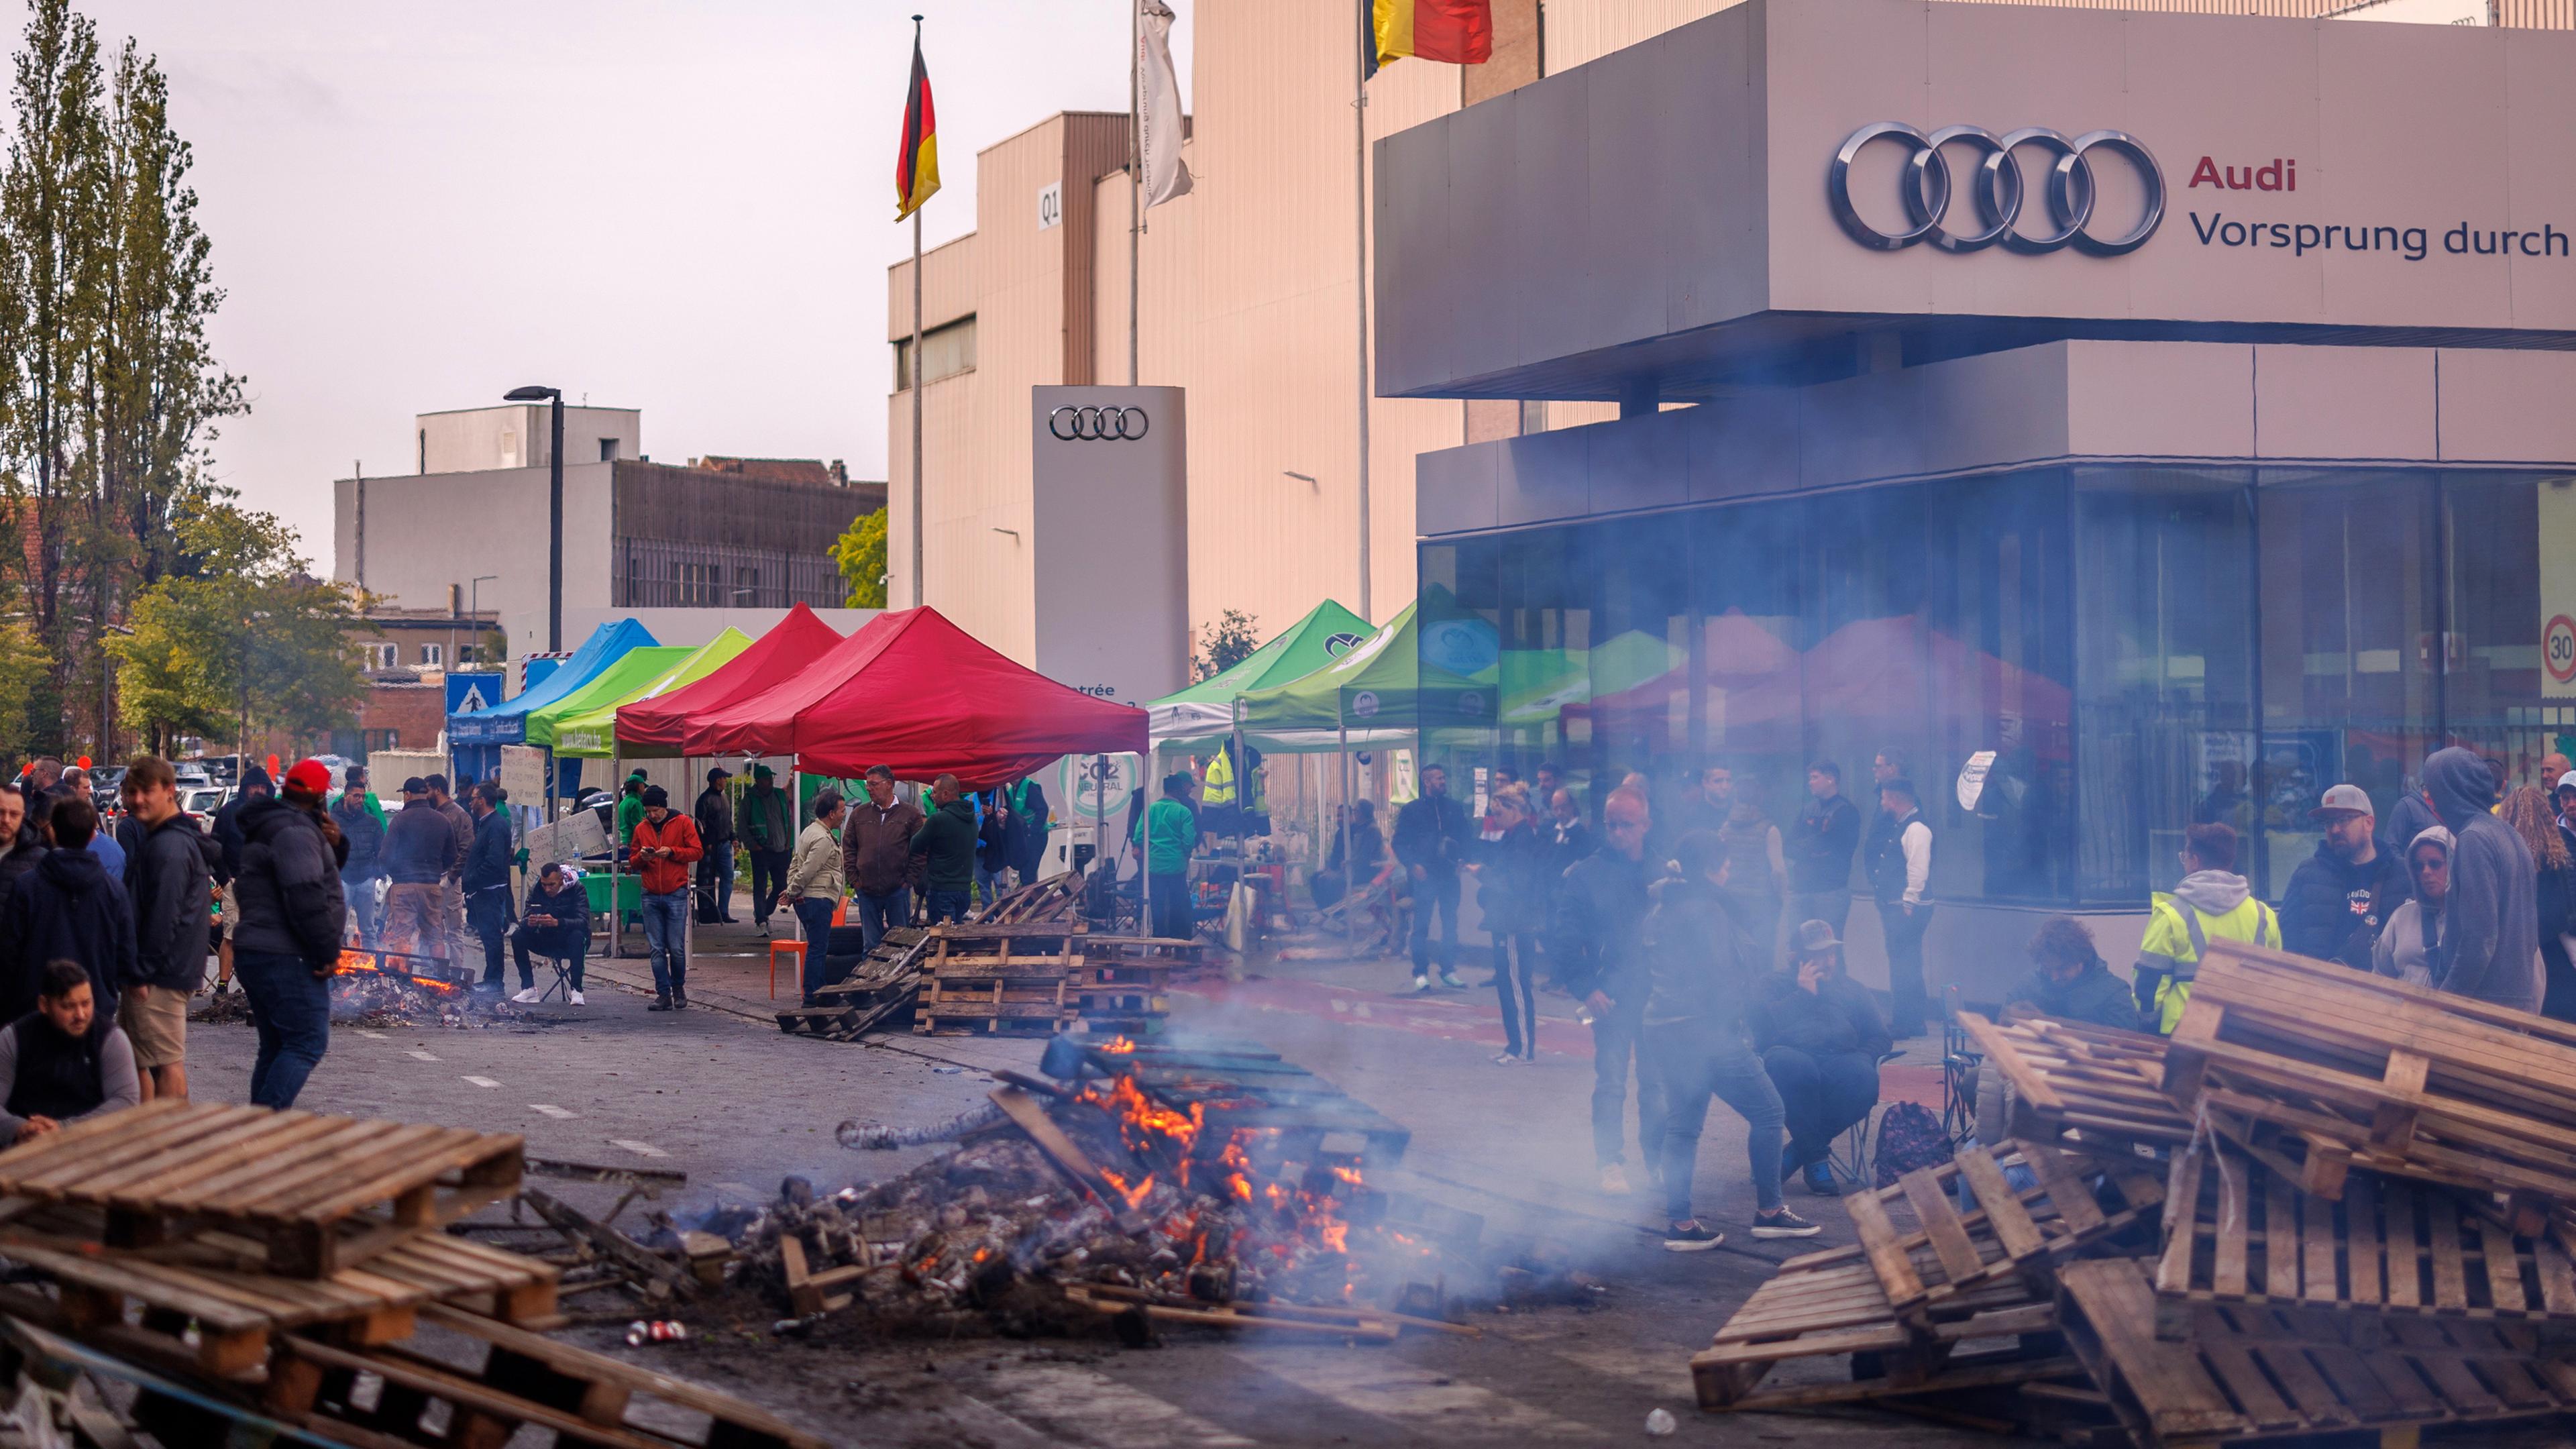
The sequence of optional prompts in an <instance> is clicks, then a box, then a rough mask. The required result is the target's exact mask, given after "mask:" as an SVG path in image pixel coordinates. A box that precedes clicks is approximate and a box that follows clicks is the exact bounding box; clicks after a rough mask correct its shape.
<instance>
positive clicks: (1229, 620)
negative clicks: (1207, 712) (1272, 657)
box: [1190, 609, 1261, 679]
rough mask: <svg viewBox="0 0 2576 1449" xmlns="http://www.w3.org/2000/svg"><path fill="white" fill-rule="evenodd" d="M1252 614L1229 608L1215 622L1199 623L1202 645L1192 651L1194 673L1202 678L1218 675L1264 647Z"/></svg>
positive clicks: (1200, 642)
mask: <svg viewBox="0 0 2576 1449" xmlns="http://www.w3.org/2000/svg"><path fill="white" fill-rule="evenodd" d="M1254 622H1255V621H1254V619H1253V617H1252V615H1250V614H1247V613H1245V612H1243V611H1242V610H1241V609H1228V610H1226V611H1225V613H1223V614H1222V615H1220V616H1218V618H1217V621H1216V622H1215V623H1213V624H1204V625H1201V626H1200V627H1199V647H1198V649H1197V650H1196V651H1195V652H1193V653H1192V654H1191V655H1190V673H1191V675H1192V676H1193V677H1195V678H1198V679H1214V678H1215V677H1216V676H1218V675H1220V674H1223V673H1225V672H1226V671H1227V670H1229V669H1232V668H1233V667H1234V666H1236V665H1238V664H1241V663H1242V662H1243V661H1244V660H1246V659H1249V658H1251V657H1252V651H1253V650H1255V649H1258V648H1260V647H1261V640H1260V638H1259V637H1258V636H1256V635H1255V634H1254V633H1253V632H1252V627H1253V624H1254Z"/></svg>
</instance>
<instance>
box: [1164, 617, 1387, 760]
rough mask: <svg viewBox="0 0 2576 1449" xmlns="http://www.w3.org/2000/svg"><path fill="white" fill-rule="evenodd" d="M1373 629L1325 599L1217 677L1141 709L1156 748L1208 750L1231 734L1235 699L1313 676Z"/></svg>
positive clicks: (1374, 629)
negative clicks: (1205, 747)
mask: <svg viewBox="0 0 2576 1449" xmlns="http://www.w3.org/2000/svg"><path fill="white" fill-rule="evenodd" d="M1376 632H1377V630H1376V628H1375V627H1374V626H1373V625H1371V624H1370V623H1369V622H1368V621H1367V620H1366V619H1363V618H1361V617H1360V616H1359V615H1357V614H1354V613H1352V612H1351V611H1350V610H1348V609H1345V608H1343V607H1342V606H1341V605H1340V604H1339V603H1336V602H1335V601H1333V600H1331V599H1326V600H1325V601H1324V602H1322V603H1320V604H1317V605H1316V606H1315V607H1314V610H1313V611H1312V612H1311V613H1309V614H1307V615H1306V617H1305V618H1303V619H1300V620H1298V621H1297V622H1296V623H1294V624H1291V625H1289V626H1288V629H1287V631H1286V632H1285V633H1282V634H1281V635H1280V636H1279V637H1278V638H1276V639H1273V640H1271V641H1270V642H1269V643H1267V644H1264V645H1262V646H1261V647H1260V648H1258V649H1255V650H1253V651H1252V652H1251V653H1250V654H1248V655H1246V656H1244V657H1243V658H1242V659H1239V660H1237V661H1236V662H1235V663H1234V664H1233V666H1232V667H1230V668H1228V669H1226V670H1224V671H1223V672H1221V673H1219V674H1216V675H1213V676H1211V677H1209V678H1207V679H1202V680H1200V681H1199V682H1198V683H1196V684H1193V685H1191V686H1190V687H1189V688H1187V689H1184V690H1181V691H1180V692H1179V693H1177V694H1167V695H1165V696H1163V697H1162V698H1161V699H1157V700H1154V701H1152V702H1150V703H1148V704H1147V705H1146V706H1145V710H1146V713H1147V715H1148V721H1147V726H1146V728H1147V730H1148V731H1149V732H1150V733H1151V735H1152V736H1153V740H1154V745H1155V747H1156V748H1158V749H1160V748H1165V747H1178V748H1183V749H1187V748H1190V747H1192V746H1200V745H1210V744H1214V743H1215V742H1216V741H1218V740H1220V739H1223V738H1225V737H1226V736H1227V735H1229V734H1232V733H1233V732H1234V700H1235V696H1237V695H1239V694H1242V693H1243V692H1245V691H1246V690H1253V689H1267V688H1269V687H1271V686H1273V685H1280V684H1286V683H1288V682H1289V681H1291V680H1295V679H1302V678H1304V677H1305V676H1307V675H1309V674H1312V673H1314V672H1315V671H1316V670H1318V669H1321V668H1323V667H1324V666H1325V665H1327V664H1330V663H1332V662H1333V661H1334V660H1335V659H1338V658H1340V657H1341V656H1342V655H1344V654H1346V653H1348V652H1350V651H1351V650H1353V649H1356V648H1358V647H1359V646H1360V645H1361V644H1363V643H1366V642H1367V640H1368V637H1369V636H1370V635H1371V634H1374V633H1376Z"/></svg>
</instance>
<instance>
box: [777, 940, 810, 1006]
mask: <svg viewBox="0 0 2576 1449" xmlns="http://www.w3.org/2000/svg"><path fill="white" fill-rule="evenodd" d="M782 951H783V952H785V953H787V954H788V955H790V956H793V957H795V958H796V994H797V997H798V999H800V1000H801V999H803V997H804V994H805V943H804V942H802V941H772V942H770V943H769V999H770V1000H772V1001H776V1000H777V999H778V956H779V953H780V952H782Z"/></svg>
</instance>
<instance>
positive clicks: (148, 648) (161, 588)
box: [107, 502, 366, 746]
mask: <svg viewBox="0 0 2576 1449" xmlns="http://www.w3.org/2000/svg"><path fill="white" fill-rule="evenodd" d="M173 541H174V544H175V546H176V552H175V555H174V556H175V557H177V558H179V559H181V560H183V561H184V562H186V563H187V564H188V565H190V566H191V567H190V570H189V572H186V573H174V574H171V575H169V576H167V577H164V578H163V579H162V580H161V581H160V582H158V583H156V584H154V585H152V586H151V587H150V588H147V589H145V590H144V591H143V593H142V594H141V595H140V596H139V597H137V598H136V600H135V601H134V608H133V614H132V618H133V632H132V633H131V634H128V635H124V636H122V637H118V638H113V639H110V640H109V641H108V646H107V647H108V651H109V652H110V653H111V654H113V655H114V656H115V657H116V659H117V661H118V662H119V663H120V664H121V665H122V666H123V675H122V679H123V688H122V702H121V705H120V708H119V714H120V716H121V718H122V720H123V722H124V724H125V726H126V728H128V729H130V730H133V731H134V732H135V733H136V734H138V735H140V736H142V737H143V738H145V739H147V740H149V741H151V742H152V743H153V744H155V745H156V746H157V745H160V744H162V743H164V742H166V741H168V740H170V739H172V738H175V737H177V736H179V735H200V736H205V737H208V738H212V739H229V738H231V737H233V735H234V734H235V732H236V731H238V730H239V729H240V728H241V727H242V724H243V721H244V719H245V717H246V718H247V720H248V724H249V727H250V729H251V730H252V731H254V732H257V731H262V730H267V729H275V730H278V731H281V732H284V733H286V734H289V735H293V736H308V735H316V734H321V733H323V732H326V731H328V730H331V729H334V728H337V727H341V726H345V725H347V724H349V723H350V722H351V721H352V720H353V719H354V718H355V716H356V712H357V707H358V702H359V700H360V699H361V698H362V697H363V696H364V694H365V692H366V681H365V680H364V678H363V677H362V676H361V675H360V673H359V660H358V656H357V654H356V653H355V652H354V651H353V650H351V649H350V648H349V647H348V644H347V642H346V631H347V630H348V629H349V628H350V627H351V626H352V625H354V624H355V623H357V622H358V618H359V614H360V606H361V603H362V600H361V599H360V598H359V597H358V594H357V592H356V590H354V589H352V588H351V587H350V586H348V585H346V584H335V583H325V582H322V581H320V580H317V579H314V578H312V577H311V576H309V575H308V574H307V573H306V572H305V561H304V560H303V559H301V558H298V557H296V555H295V549H294V536H293V535H292V534H290V533H289V532H288V531H287V530H286V528H285V526H284V525H282V524H280V523H279V522H278V521H277V519H276V518H275V517H274V516H272V515H270V514H266V513H252V512H248V511H246V510H243V509H240V508H236V507H234V506H233V505H231V504H229V503H223V502H194V503H190V504H188V505H187V506H186V507H185V508H184V509H183V510H182V511H181V512H180V513H179V514H178V515H177V516H176V517H175V518H174V520H173Z"/></svg>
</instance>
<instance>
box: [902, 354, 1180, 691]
mask: <svg viewBox="0 0 2576 1449" xmlns="http://www.w3.org/2000/svg"><path fill="white" fill-rule="evenodd" d="M1032 391H1033V396H1032V397H1031V400H1030V405H1029V406H1030V413H1031V422H1032V426H1031V428H1030V430H1029V431H1030V439H1029V455H1030V466H1031V472H1030V478H1029V484H1030V512H1029V520H1028V524H1027V527H1026V528H1025V529H1024V530H1021V531H1018V532H1016V533H1014V534H1012V536H1011V540H1010V541H1011V542H1012V543H1013V544H1014V545H1015V546H1016V548H1017V549H1018V550H1019V551H1020V553H1021V555H1022V557H1023V558H1024V560H1025V563H1026V566H1027V568H1028V571H1029V572H1028V574H1027V577H1028V578H1029V580H1030V583H1031V590H1032V594H1031V602H1032V603H1033V604H1034V605H1035V608H1034V611H1033V613H1034V617H1035V620H1036V624H1037V639H1036V644H1037V657H1036V660H1035V663H1036V665H1037V669H1038V672H1039V673H1041V674H1044V675H1046V676H1048V677H1049V678H1051V679H1056V680H1060V681H1062V682H1063V683H1066V684H1070V685H1072V686H1073V687H1074V688H1076V689H1080V690H1084V691H1086V692H1088V693H1092V694H1096V695H1099V696H1101V697H1102V698H1105V699H1115V700H1119V701H1121V702H1124V703H1127V704H1142V703H1144V702H1145V701H1146V700H1149V699H1157V698H1160V697H1161V696H1163V695H1166V694H1169V693H1171V692H1172V691H1173V690H1176V689H1178V688H1180V687H1181V686H1182V685H1184V684H1186V683H1188V682H1189V658H1190V639H1189V602H1190V580H1189V487H1188V453H1187V450H1186V448H1185V446H1184V440H1185V438H1186V435H1187V432H1188V429H1187V428H1186V426H1185V425H1184V418H1183V412H1182V397H1183V394H1182V391H1181V389H1179V388H1177V387H1040V388H1036V389H1033V390H1032ZM934 526H935V525H934Z"/></svg>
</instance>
